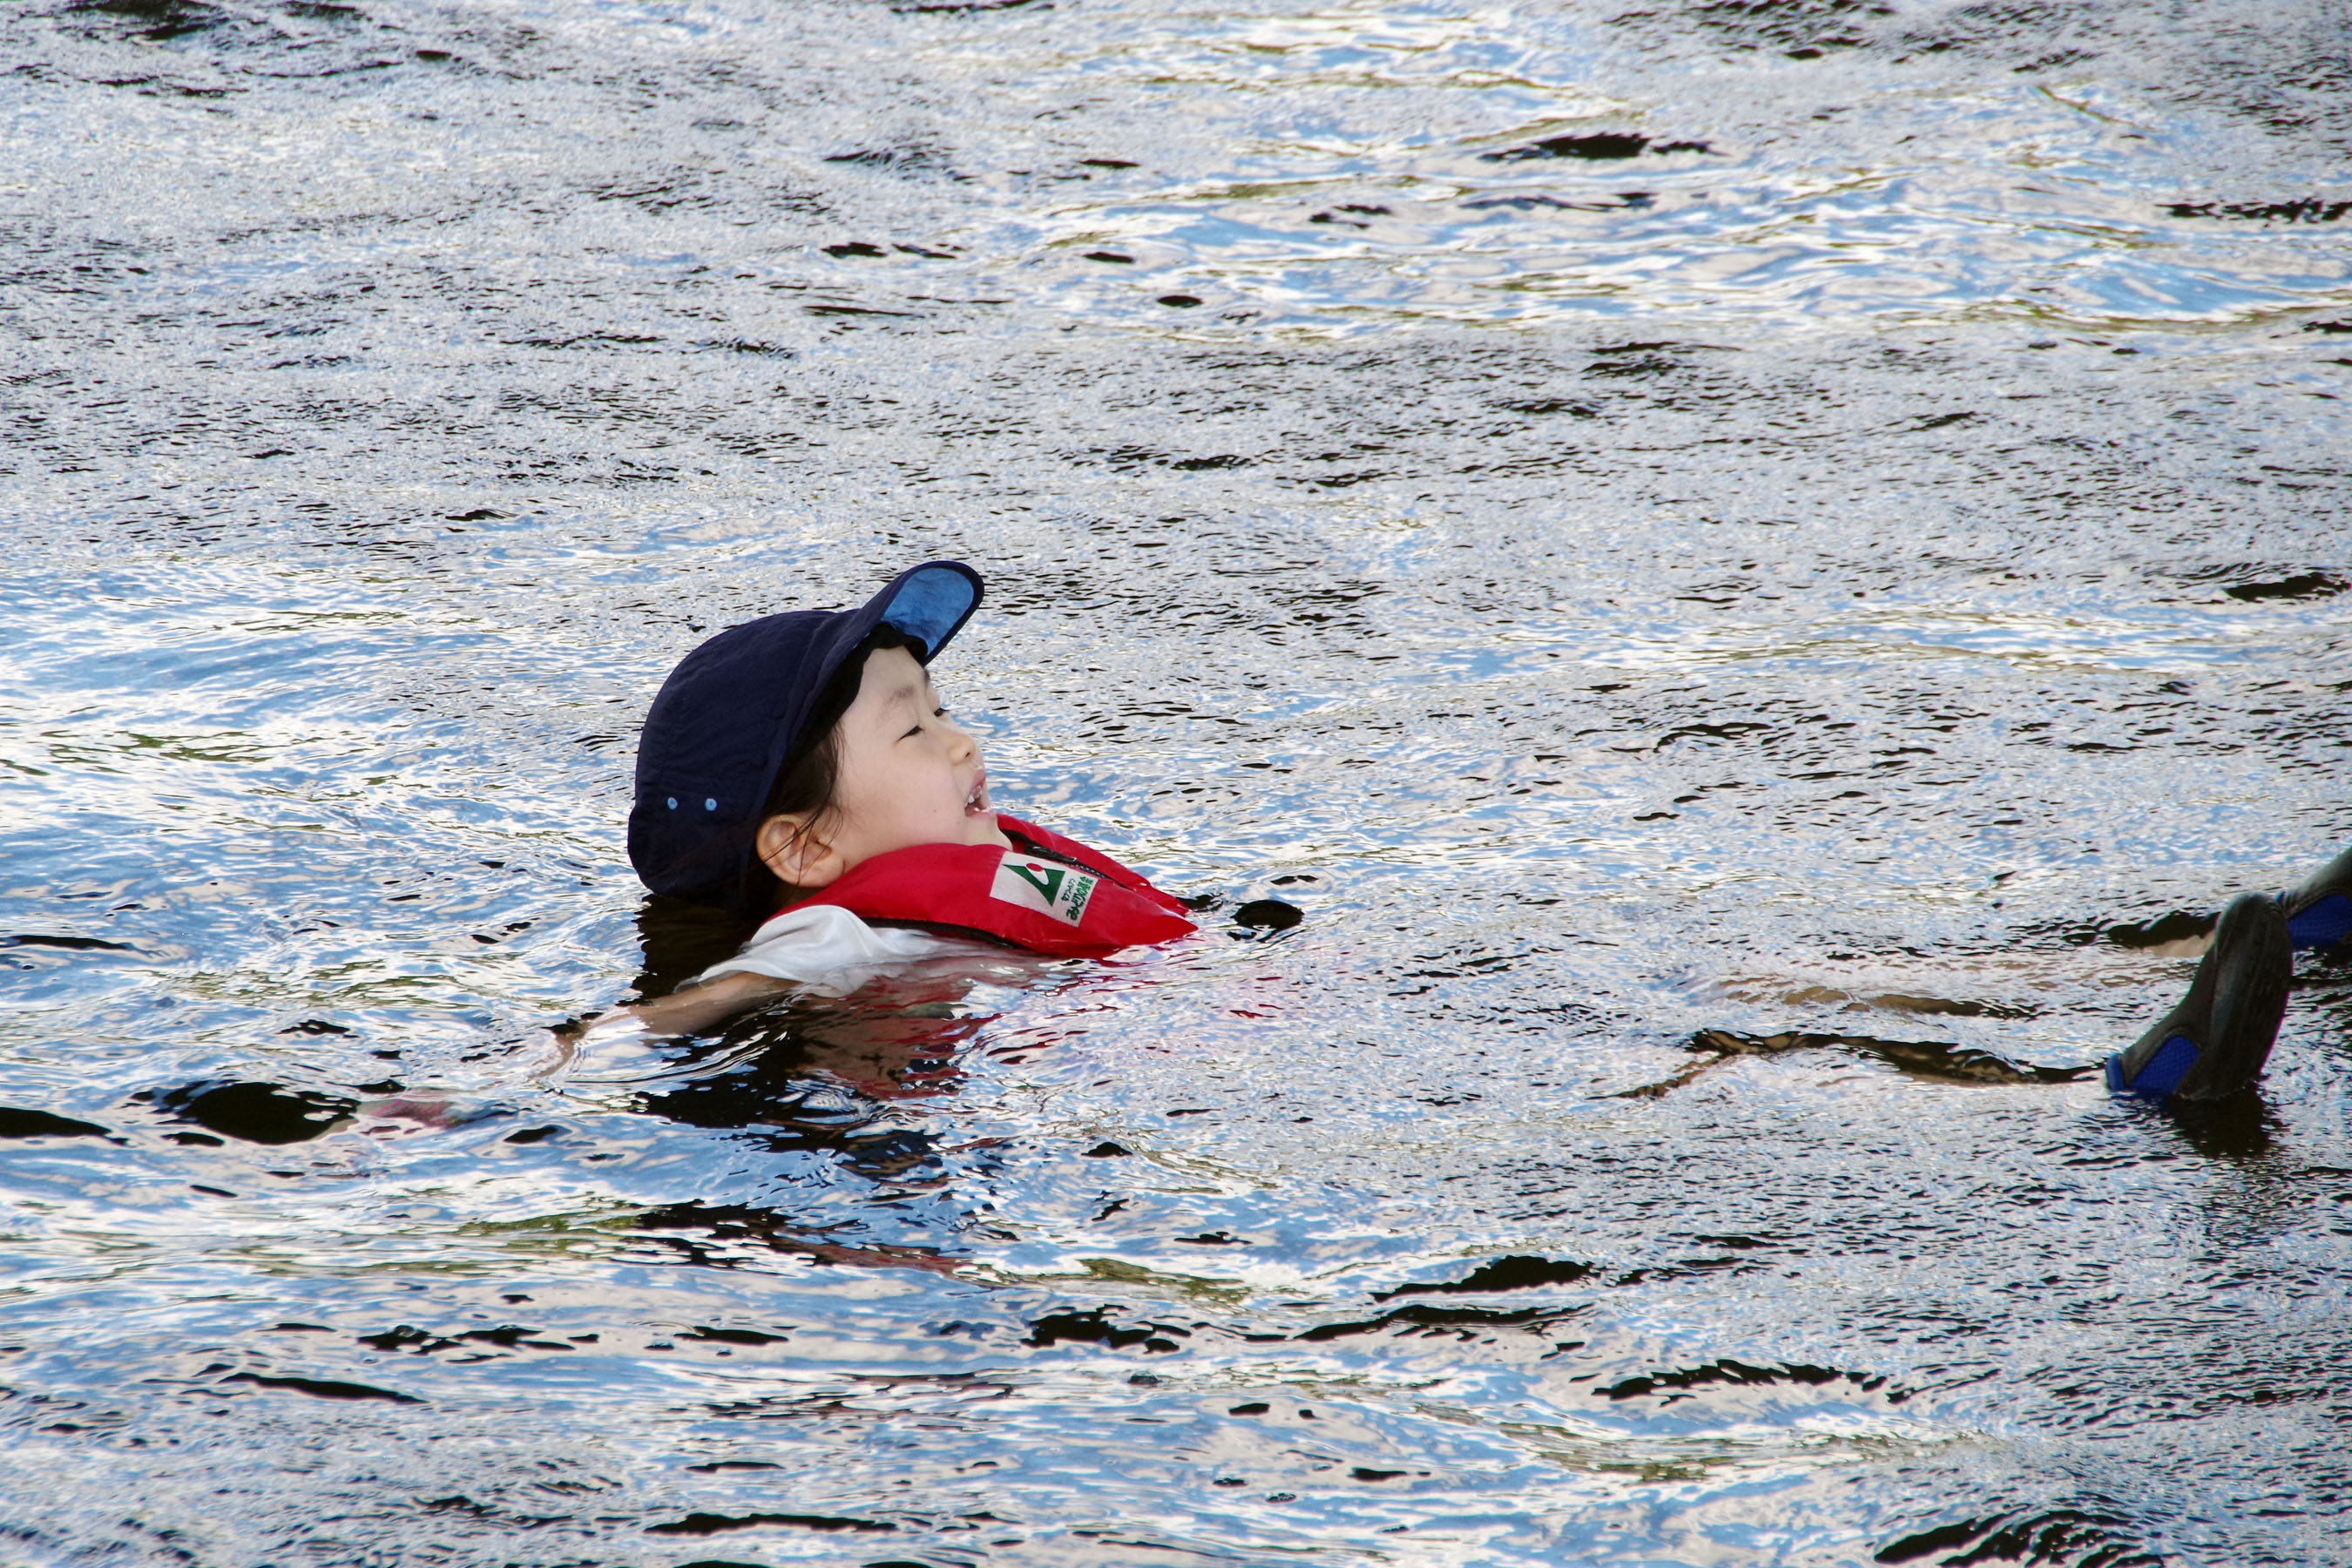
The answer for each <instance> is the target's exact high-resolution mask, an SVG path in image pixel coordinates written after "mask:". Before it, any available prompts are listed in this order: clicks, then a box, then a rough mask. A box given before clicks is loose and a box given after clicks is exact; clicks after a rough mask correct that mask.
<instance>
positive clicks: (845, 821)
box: [802, 647, 1007, 886]
mask: <svg viewBox="0 0 2352 1568" xmlns="http://www.w3.org/2000/svg"><path fill="white" fill-rule="evenodd" d="M834 800H835V809H834V811H833V812H832V814H831V815H830V816H829V817H828V819H827V820H826V821H825V822H824V823H822V824H820V825H819V826H818V832H819V834H820V835H821V836H822V837H824V841H825V847H827V849H829V850H830V851H831V852H832V854H833V855H834V856H835V857H837V858H838V859H839V861H840V865H839V868H837V869H835V870H834V872H833V875H834V876H835V877H837V876H839V875H840V874H841V873H842V872H844V871H846V870H848V869H849V868H851V867H853V866H856V865H857V864H859V863H860V862H861V861H865V860H870V859H872V858H874V857H875V856H877V855H883V854H887V853H888V852H889V851H891V850H893V849H905V848H908V847H911V846H914V845H917V844H1000V845H1001V844H1004V843H1006V842H1007V840H1006V839H1005V837H1004V835H1003V833H1002V832H1001V831H999V830H998V828H997V826H996V814H995V813H994V812H992V811H991V810H990V809H989V808H988V770H987V768H986V767H985V766H984V765H982V762H981V757H980V742H977V741H974V740H973V739H972V738H971V735H969V734H967V733H966V732H965V731H963V730H962V729H961V727H960V726H958V725H955V724H952V723H950V722H949V721H948V717H947V710H945V709H944V708H942V707H940V700H939V698H938V697H937V695H935V694H934V693H933V692H932V690H931V679H930V676H929V674H928V673H927V672H926V671H925V670H924V668H923V667H922V666H921V665H920V664H918V663H917V662H916V661H915V656H914V655H913V654H911V653H908V651H907V650H906V649H905V648H902V647H884V648H876V649H875V650H874V651H873V652H872V653H870V654H868V655H867V656H866V673H865V675H864V676H863V677H862V678H861V679H860V681H859V684H858V688H857V700H856V701H855V702H852V703H851V704H850V705H849V711H848V712H846V713H845V714H843V715H842V717H841V773H840V782H839V784H838V787H837V788H836V789H835V792H834ZM828 880H830V878H828ZM802 885H803V886H807V885H809V884H806V883H803V884H802Z"/></svg>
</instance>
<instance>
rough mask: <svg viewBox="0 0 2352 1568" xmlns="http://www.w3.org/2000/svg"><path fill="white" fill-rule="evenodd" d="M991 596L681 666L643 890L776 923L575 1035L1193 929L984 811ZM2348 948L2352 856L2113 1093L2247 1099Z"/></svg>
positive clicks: (637, 832)
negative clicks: (959, 713) (969, 633)
mask: <svg viewBox="0 0 2352 1568" xmlns="http://www.w3.org/2000/svg"><path fill="white" fill-rule="evenodd" d="M980 597H981V579H980V574H978V573H977V572H974V571H973V570H972V569H971V567H969V566H966V565H964V564H963V563H961V562H952V561H934V562H929V563H925V564H923V565H920V566H917V567H914V568H912V569H910V570H908V571H906V572H902V573H900V574H898V576H897V577H896V578H894V579H892V580H891V582H890V583H889V584H887V586H885V587H884V588H883V589H882V591H881V592H880V593H878V594H877V595H874V597H873V598H872V599H870V600H868V601H867V602H866V604H865V605H862V606H860V607H859V608H857V609H855V610H837V611H826V610H796V611H793V612H791V613H789V614H785V615H777V616H765V617H763V618H761V619H760V620H756V621H751V622H747V623H746V624H744V625H742V626H735V627H732V628H730V629H729V630H727V631H724V632H721V633H719V635H718V636H717V637H712V638H711V639H710V640H709V641H708V642H706V643H704V644H703V645H702V646H701V647H698V648H696V649H695V650H694V651H693V652H692V653H689V654H688V655H687V657H686V658H684V659H683V660H682V661H680V662H679V664H678V666H677V668H676V669H675V670H673V671H672V672H671V674H670V677H669V679H668V680H667V681H666V682H665V683H664V684H663V686H662V689H661V691H660V694H659V695H657V696H656V698H655V699H654V703H653V708H652V710H651V711H650V712H649V713H648V714H647V715H646V725H645V731H644V735H643V737H642V739H641V740H640V742H639V745H638V751H637V774H636V799H635V805H634V807H633V808H632V810H631V812H630V814H629V858H630V861H631V863H632V864H634V865H635V867H636V869H637V874H638V875H639V877H641V878H642V879H644V881H645V884H646V887H648V888H649V889H652V890H653V891H654V892H656V893H661V894H670V895H675V896H678V897H683V898H688V899H693V900H701V901H704V902H708V903H713V904H718V905H721V906H726V907H729V908H732V909H734V910H739V911H741V912H744V913H746V914H750V913H763V912H768V911H773V912H772V914H770V918H769V919H768V920H767V921H766V922H765V923H764V924H762V925H761V927H760V928H759V930H758V931H756V932H755V933H754V934H753V935H752V937H751V941H750V942H748V943H746V944H745V946H744V948H743V950H742V951H741V952H739V953H738V954H736V956H734V957H733V958H730V959H729V960H727V961H726V962H724V963H719V964H717V965H714V966H713V967H711V968H710V969H709V970H706V971H705V972H704V973H702V974H700V975H698V976H697V978H696V980H695V981H694V982H693V983H692V984H689V985H688V986H687V987H686V988H684V989H682V990H680V991H677V992H676V993H674V994H671V995H668V996H666V997H662V998H659V999H657V1000H655V1001H650V1002H646V1003H642V1004H639V1005H636V1006H635V1007H631V1008H625V1009H621V1010H619V1011H617V1012H615V1013H614V1014H612V1015H608V1016H606V1017H605V1018H604V1019H601V1020H599V1021H598V1022H597V1023H596V1024H595V1025H593V1026H592V1027H591V1028H590V1029H589V1030H588V1032H587V1034H586V1036H585V1037H583V1040H582V1042H581V1043H582V1045H583V1046H595V1045H599V1044H604V1043H612V1044H620V1043H622V1042H624V1041H628V1040H634V1039H642V1038H644V1037H648V1036H668V1035H683V1034H692V1033H695V1032H697V1031H699V1030H701V1029H704V1028H707V1027H709V1026H711V1025H714V1024H716V1023H718V1022H719V1021H721V1020H723V1019H725V1018H727V1017H729V1016H732V1015H734V1014H736V1013H740V1012H741V1011H743V1010H744V1009H746V1008H748V1007H751V1006H753V1005H757V1004H758V1003H760V1002H761V1001H763V1000H766V999H768V998H771V997H774V996H777V995H781V994H784V993H787V992H790V991H794V990H811V991H816V992H820V993H825V994H835V995H840V994H846V993H847V992H849V991H852V990H855V989H856V987H857V986H858V985H859V984H863V983H864V982H865V981H866V980H867V979H870V978H872V977H874V976H876V975H877V974H879V973H884V972H886V971H887V970H890V969H893V968H895V967H898V966H901V965H905V964H908V963H915V962H918V961H920V960H923V959H928V958H935V957H946V956H955V955H958V954H964V953H971V952H986V951H989V949H990V947H991V946H993V947H994V949H995V951H999V952H1002V951H1003V947H1004V946H1008V945H1009V946H1010V947H1013V948H1016V949H1022V950H1025V951H1027V952H1036V953H1044V954H1048V955H1055V956H1081V957H1101V956H1106V955H1108V954H1109V953H1112V952H1118V950H1119V949H1121V948H1126V947H1133V946H1141V945H1146V944H1150V943H1153V942H1167V941H1171V940H1172V939H1174V938H1176V937H1180V936H1183V935H1185V934H1187V933H1189V932H1190V931H1192V930H1193V929H1194V927H1193V923H1192V921H1191V920H1189V919H1187V918H1186V906H1185V905H1184V904H1183V903H1181V901H1179V900H1176V899H1174V898H1172V897H1171V896H1170V895H1169V894H1167V893H1164V892H1162V891H1161V890H1160V889H1158V888H1155V887H1153V886H1152V885H1151V884H1150V882H1148V881H1146V880H1145V879H1143V878H1142V877H1141V876H1139V875H1138V874H1137V873H1136V872H1134V871H1131V870H1129V869H1128V868H1126V867H1124V866H1122V865H1120V864H1119V863H1118V861H1116V860H1113V859H1111V858H1109V857H1108V856H1107V855H1104V854H1102V853H1100V852H1099V851H1097V850H1094V849H1090V848H1088V847H1087V846H1085V845H1083V844H1079V843H1076V841H1074V840H1072V839H1068V838H1065V837H1061V836H1060V835H1059V834H1056V833H1053V832H1051V831H1049V830H1047V829H1045V828H1043V827H1040V826H1035V825H1034V824H1031V823H1027V822H1024V821H1022V820H1020V819H1019V818H1017V817H1014V816H1008V815H1005V814H1003V813H1001V812H998V811H996V810H994V809H993V808H992V805H991V804H990V801H989V795H988V770H987V768H986V767H985V766H984V765H983V763H982V759H981V754H980V747H979V744H978V742H975V741H974V740H973V739H972V738H971V735H970V734H968V733H967V732H965V731H963V730H962V729H961V728H960V727H959V726H957V725H956V724H955V723H954V722H952V721H950V719H949V717H948V710H947V709H946V708H945V707H943V706H941V705H940V700H939V699H938V697H937V695H936V694H935V693H934V692H933V690H932V689H931V683H930V677H929V668H928V667H929V664H930V662H931V660H932V659H933V658H936V657H937V656H938V655H939V653H940V650H941V649H943V648H944V647H946V646H947V645H948V642H949V640H950V638H952V637H954V636H955V635H956V633H957V632H958V631H959V630H960V629H961V627H962V626H963V624H964V623H965V622H966V621H967V620H969V619H970V618H971V614H972V612H973V610H974V609H976V608H977V607H978V606H979V604H980ZM1242 912H1243V914H1244V916H1247V915H1248V914H1249V913H1250V908H1249V907H1245V908H1244V910H1243V911H1242ZM1266 912H1267V914H1268V915H1270V916H1272V917H1273V918H1272V919H1271V920H1270V921H1267V922H1265V923H1276V924H1281V923H1288V922H1290V921H1296V919H1297V911H1295V910H1289V909H1288V908H1287V906H1279V905H1276V906H1272V908H1271V909H1269V910H1267V911H1266ZM2347 939H2352V851H2347V853H2346V854H2344V855H2342V856H2339V857H2338V858H2336V860H2334V861H2333V862H2331V863H2330V864H2329V865H2328V866H2327V867H2326V868H2324V869H2322V870H2321V871H2320V872H2319V873H2318V875H2316V876H2315V877H2314V878H2312V879H2310V880H2309V881H2307V882H2305V884H2303V885H2302V886H2301V887H2298V888H2296V889H2293V890H2291V891H2289V892H2287V893H2284V894H2282V895H2279V896H2277V897H2275V898H2273V897H2268V896H2263V895H2258V894H2252V893H2249V894H2245V895H2242V896H2241V897H2240V898H2238V899H2236V900H2232V901H2231V904H2230V906H2229V907H2228V908H2227V909H2226V910H2223V911H2222V914H2221V921H2220V923H2219V924H2218V925H2217V926H2216V928H2215V929H2214V931H2213V936H2212V941H2211V943H2210V947H2209V948H2208V949H2207V951H2206V952H2205V954H2204V957H2203V959H2202V961H2201V962H2200V963H2199V965H2198V969H2197V973H2196V976H2195V978H2194V979H2193V980H2192V982H2191V983H2190V984H2189V994H2187V995H2186V996H2185V997H2183V998H2182V999H2181V1001H2180V1003H2179V1005H2178V1006H2176V1007H2174V1008H2173V1009H2172V1011H2171V1012H2169V1013H2168V1014H2167V1015H2165V1016H2164V1017H2163V1018H2161V1019H2159V1020H2158V1022H2157V1024H2156V1025H2155V1026H2153V1027H2152V1028H2150V1029H2149V1030H2148V1031H2147V1034H2146V1035H2145V1036H2143V1037H2141V1038H2140V1040H2139V1041H2138V1042H2137V1044H2135V1045H2134V1046H2132V1047H2131V1048H2130V1049H2128V1050H2126V1051H2124V1052H2121V1053H2120V1054H2118V1055H2116V1056H2115V1057H2113V1058H2109V1060H2108V1061H2107V1063H2106V1080H2107V1086H2108V1088H2109V1089H2111V1090H2113V1091H2115V1092H2117V1093H2130V1094H2135V1095H2140V1096H2145V1097H2147V1098H2149V1099H2154V1100H2167V1101H2169V1102H2173V1103H2176V1104H2184V1105H2185V1104H2193V1103H2196V1102H2200V1101H2212V1100H2226V1099H2229V1098H2231V1097H2233V1096H2235V1095H2238V1094H2240V1093H2242V1092H2243V1091H2244V1090H2245V1089H2248V1088H2249V1087H2250V1086H2251V1085H2252V1083H2253V1081H2254V1079H2256V1078H2257V1077H2259V1076H2260V1074H2261V1072H2262V1070H2263V1063H2264V1061H2265V1060H2266V1059H2267V1058H2269V1055H2270V1049H2271V1044H2272V1041H2273V1039H2274V1038H2275V1037H2276V1036H2277V1033H2278V1026H2279V1020H2280V1017H2281V1016H2282V1014H2283V1013H2284V1008H2285V1005H2286V991H2287V980H2288V974H2289V970H2290V967H2291V965H2292V962H2293V952H2294V949H2297V948H2335V947H2339V946H2345V945H2347Z"/></svg>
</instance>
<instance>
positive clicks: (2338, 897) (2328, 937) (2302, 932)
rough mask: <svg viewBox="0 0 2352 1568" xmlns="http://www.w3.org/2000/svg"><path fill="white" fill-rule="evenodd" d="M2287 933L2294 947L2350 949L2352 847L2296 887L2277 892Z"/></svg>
mask: <svg viewBox="0 0 2352 1568" xmlns="http://www.w3.org/2000/svg"><path fill="white" fill-rule="evenodd" d="M2279 908H2280V909H2281V910H2284V911H2285V914H2286V933H2287V936H2288V938H2289V939H2290V940H2291V941H2292V942H2294V945H2295V946H2297V947H2323V948H2334V947H2344V948H2346V949H2347V951H2352V941H2347V939H2352V849H2347V850H2346V851H2344V853H2343V854H2341V855H2338V856H2337V857H2336V858H2335V859H2333V860H2330V861H2329V862H2328V863H2327V864H2326V865H2325V866H2322V867H2321V868H2319V869H2318V870H2317V871H2315V872H2314V873H2312V875H2311V878H2310V879H2309V880H2307V881H2305V882H2304V883H2303V884H2302V885H2301V886H2299V887H2294V888H2289V889H2287V890H2286V891H2285V892H2284V893H2281V894H2280V895H2279Z"/></svg>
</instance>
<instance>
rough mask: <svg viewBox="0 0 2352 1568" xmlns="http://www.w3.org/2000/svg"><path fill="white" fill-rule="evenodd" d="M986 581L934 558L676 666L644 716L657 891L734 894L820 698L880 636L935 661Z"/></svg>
mask: <svg viewBox="0 0 2352 1568" xmlns="http://www.w3.org/2000/svg"><path fill="white" fill-rule="evenodd" d="M980 594H981V582H980V574H979V573H977V572H975V571H973V570H972V569H971V567H969V566H967V565H965V564H964V563H962V562H961V561H926V562H924V563H922V564H921V565H920V566H916V567H911V568H909V569H908V570H907V571H904V572H901V573H899V574H898V575H897V576H896V577H893V578H891V579H890V582H889V584H888V585H887V586H886V587H885V588H883V590H882V591H881V592H880V593H878V594H877V595H874V596H873V597H872V598H871V599H868V600H867V601H866V603H865V604H864V605H861V606H859V607H858V608H856V609H855V610H792V611H788V612H786V613H785V614H783V615H781V616H761V618H760V619H758V620H756V621H746V622H744V623H743V624H742V625H741V626H730V627H728V628H727V629H726V630H725V631H723V632H720V633H719V635H718V636H717V637H712V638H711V639H710V640H709V641H708V642H706V643H704V644H703V645H702V646H701V647H698V648H696V649H695V650H694V651H693V652H692V653H689V654H688V655H687V656H686V657H685V658H682V659H680V660H678V664H677V668H676V669H673V670H671V671H670V672H669V679H667V680H665V681H663V682H662V689H661V690H660V691H659V692H657V693H656V695H655V697H654V703H653V707H652V708H650V709H648V710H646V727H645V731H644V732H643V734H641V735H640V736H639V737H638V740H637V795H636V801H635V804H634V805H631V806H630V808H629V863H630V864H631V865H633V866H635V868H637V876H638V878H639V879H641V880H643V881H644V883H645V885H646V887H648V888H650V889H653V890H654V891H655V892H656V893H671V894H677V895H679V896H682V897H688V898H692V897H711V896H714V895H716V896H720V897H730V896H731V895H732V894H733V892H734V891H735V890H736V889H740V886H741V885H742V881H743V876H744V873H745V872H746V871H747V870H749V869H750V868H751V849H752V839H753V837H754V835H755V834H756V832H757V830H758V828H759V826H760V808H761V806H762V805H765V804H766V802H767V799H768V792H769V791H770V790H771V789H772V788H774V787H775V783H776V775H777V774H778V773H782V771H783V769H784V764H785V763H786V762H788V761H789V760H790V759H791V758H792V757H793V754H794V753H795V752H798V751H799V750H800V748H801V747H802V746H803V745H806V744H808V743H810V742H814V740H816V738H817V737H815V736H814V735H807V734H803V732H802V731H804V730H806V729H807V728H808V723H809V718H810V714H811V710H814V708H815V706H816V701H817V698H818V697H819V695H821V694H822V693H823V692H824V688H825V683H826V682H827V681H829V680H831V679H833V676H834V672H835V670H837V669H839V668H841V666H842V663H843V661H844V660H845V659H847V658H849V657H850V656H851V655H852V654H854V653H856V651H857V649H858V647H859V646H860V645H861V644H863V643H864V642H865V641H866V635H867V634H868V633H870V632H872V631H873V630H874V629H875V627H877V626H893V627H896V628H897V629H898V630H899V631H901V632H904V633H905V634H906V635H907V636H908V637H912V638H914V639H915V640H916V641H917V642H919V643H920V644H921V645H922V649H921V655H920V657H921V658H922V660H923V662H924V663H926V664H929V662H930V661H931V660H932V659H933V658H937V657H938V655H939V651H940V649H941V648H943V647H947V645H948V639H949V638H950V637H954V636H955V635H956V633H957V632H958V631H960V630H961V629H962V627H963V624H964V622H966V621H968V620H970V619H971V613H972V611H973V610H975V609H977V608H979V607H980Z"/></svg>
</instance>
